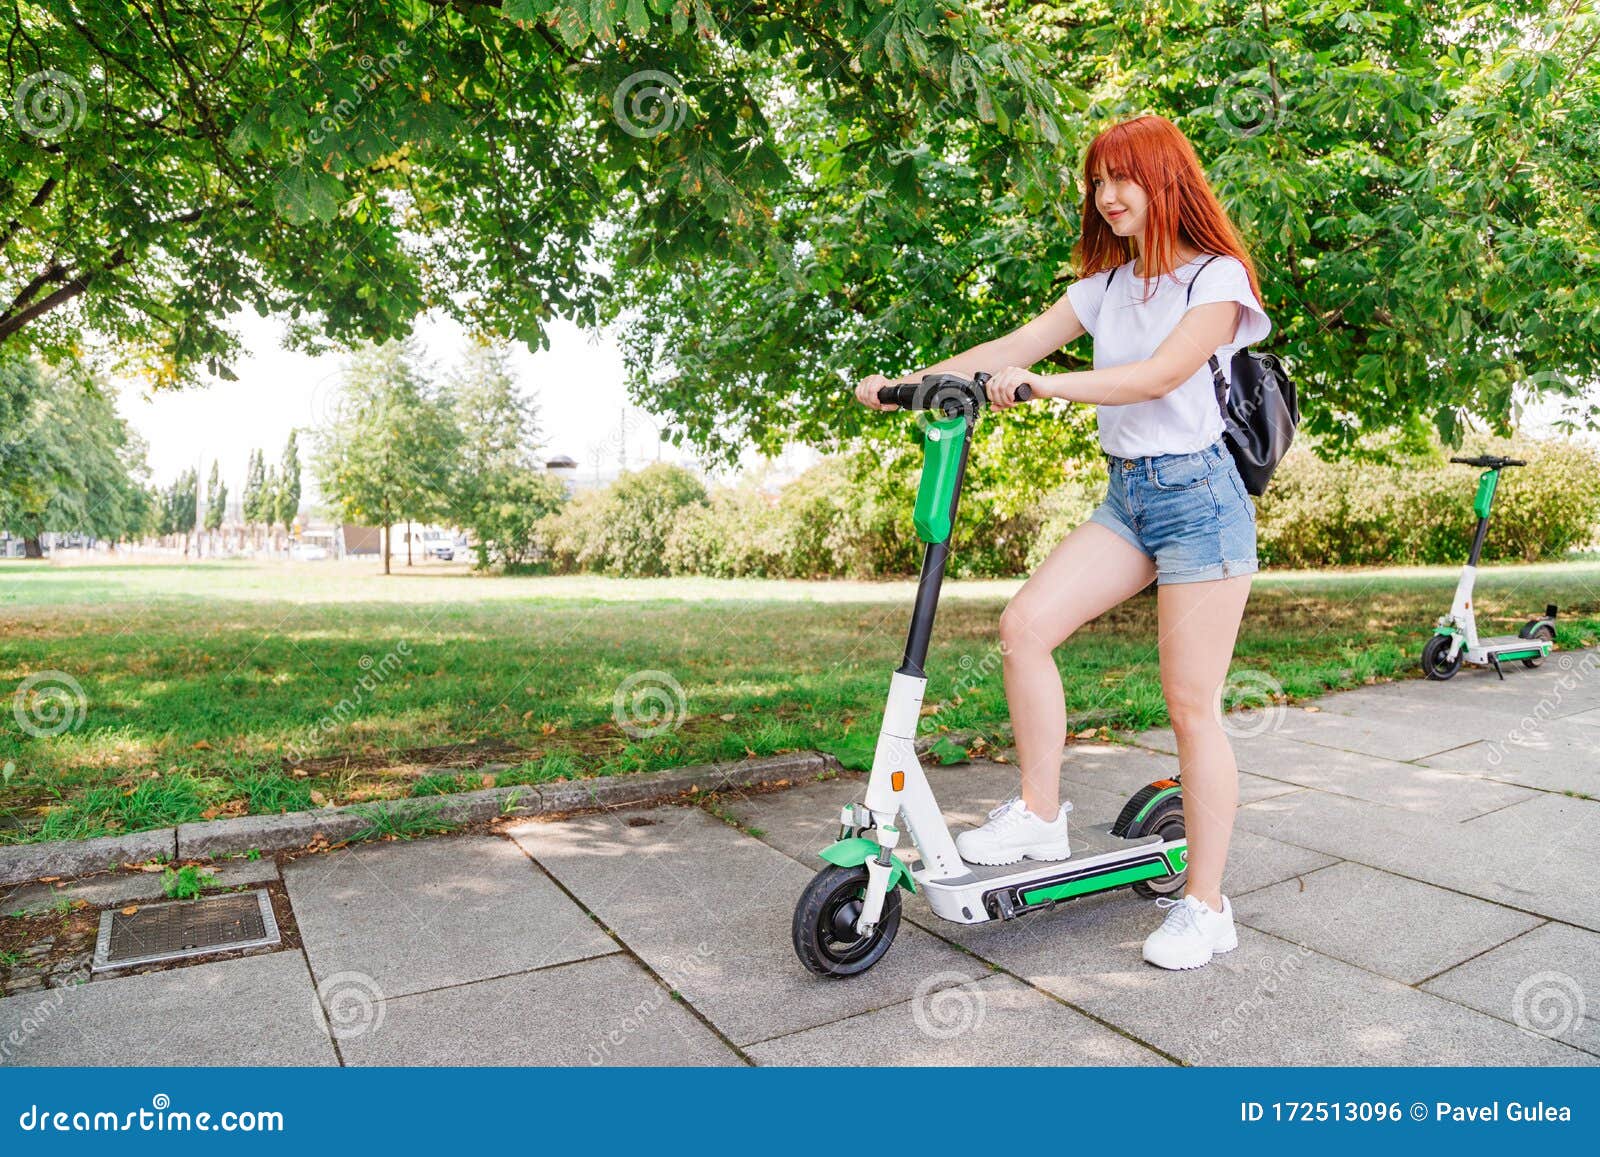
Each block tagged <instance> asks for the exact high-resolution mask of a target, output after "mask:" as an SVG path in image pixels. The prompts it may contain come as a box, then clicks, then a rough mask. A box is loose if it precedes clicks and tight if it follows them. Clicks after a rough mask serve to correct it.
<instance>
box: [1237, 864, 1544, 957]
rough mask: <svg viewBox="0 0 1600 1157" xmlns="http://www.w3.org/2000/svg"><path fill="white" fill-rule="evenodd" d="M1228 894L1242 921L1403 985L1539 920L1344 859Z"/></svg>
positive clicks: (1527, 927)
mask: <svg viewBox="0 0 1600 1157" xmlns="http://www.w3.org/2000/svg"><path fill="white" fill-rule="evenodd" d="M1230 899H1231V902H1232V903H1233V907H1234V917H1235V920H1236V921H1238V922H1240V923H1244V924H1248V925H1250V927H1252V928H1255V929H1257V930H1258V931H1261V932H1270V933H1271V934H1272V935H1274V936H1277V937H1279V938H1280V939H1283V940H1288V941H1289V942H1291V943H1294V944H1304V945H1305V946H1306V947H1308V948H1313V949H1315V950H1316V951H1318V952H1321V953H1322V954H1323V955H1325V956H1331V957H1333V958H1334V959H1336V960H1343V961H1345V962H1346V963H1349V964H1357V965H1360V966H1361V967H1362V968H1366V969H1369V970H1371V971H1373V972H1376V973H1379V974H1380V975H1383V976H1388V977H1392V978H1393V979H1395V980H1398V981H1401V982H1402V983H1405V984H1417V983H1419V982H1420V981H1423V980H1425V979H1427V978H1428V977H1430V976H1432V975H1434V974H1435V973H1437V972H1442V971H1443V970H1445V969H1446V968H1449V967H1452V966H1453V965H1456V964H1459V963H1461V962H1462V961H1463V960H1466V959H1467V958H1468V957H1471V956H1476V955H1477V954H1478V953H1480V952H1486V951H1488V950H1489V949H1490V948H1493V947H1494V946H1495V945H1497V944H1503V943H1505V942H1506V941H1507V940H1510V939H1511V938H1512V937H1514V936H1518V935H1521V934H1522V933H1524V932H1526V931H1528V930H1529V929H1530V928H1534V927H1537V926H1538V925H1540V924H1542V923H1544V920H1543V919H1542V918H1540V917H1538V916H1530V915H1528V914H1527V913H1526V912H1518V911H1516V910H1515V909H1512V908H1506V907H1502V906H1501V905H1498V904H1491V903H1488V902H1487V901H1484V900H1477V899H1474V898H1473V897H1471V896H1463V895H1461V894H1460V893H1458V892H1450V891H1446V890H1445V889H1443V888H1436V887H1434V886H1433V885H1431V884H1422V883H1418V882H1417V881H1416V880H1409V879H1406V878H1405V877H1404V876H1396V875H1394V874H1392V873H1390V872H1380V871H1378V870H1377V869H1375V868H1368V867H1365V866H1363V865H1361V864H1352V863H1348V862H1343V863H1338V864H1334V865H1333V866H1331V867H1328V868H1324V869H1322V870H1321V871H1318V872H1309V873H1307V874H1305V875H1303V876H1301V877H1300V878H1299V879H1297V880H1292V881H1288V882H1286V883H1281V884H1274V885H1272V886H1270V887H1267V888H1262V889H1259V890H1258V891H1255V892H1252V893H1250V894H1249V895H1246V896H1240V897H1237V898H1230Z"/></svg>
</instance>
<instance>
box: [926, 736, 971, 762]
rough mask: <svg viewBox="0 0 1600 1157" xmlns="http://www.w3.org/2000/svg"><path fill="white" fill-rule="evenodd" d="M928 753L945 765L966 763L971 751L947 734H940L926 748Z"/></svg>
mask: <svg viewBox="0 0 1600 1157" xmlns="http://www.w3.org/2000/svg"><path fill="white" fill-rule="evenodd" d="M928 754H929V755H931V756H933V757H934V759H936V760H938V761H939V762H940V763H941V764H944V765H946V766H948V765H950V764H952V763H966V762H967V761H969V760H970V759H971V758H972V753H971V752H969V751H968V750H967V749H966V748H965V747H962V746H961V745H960V744H959V743H957V742H955V741H954V740H953V739H951V738H950V737H949V736H948V735H941V736H940V737H939V738H938V739H937V740H935V741H934V743H933V746H932V747H930V748H928Z"/></svg>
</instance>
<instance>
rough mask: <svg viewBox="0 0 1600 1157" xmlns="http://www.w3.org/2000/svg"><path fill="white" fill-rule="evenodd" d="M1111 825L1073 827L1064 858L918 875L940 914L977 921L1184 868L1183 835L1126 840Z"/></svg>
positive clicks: (961, 920) (963, 921)
mask: <svg viewBox="0 0 1600 1157" xmlns="http://www.w3.org/2000/svg"><path fill="white" fill-rule="evenodd" d="M1111 827H1112V825H1111V824H1109V823H1107V824H1095V825H1092V826H1086V827H1081V828H1076V829H1072V830H1071V842H1072V855H1071V856H1069V857H1068V858H1067V859H1065V860H1053V861H1052V860H1021V861H1019V862H1018V863H1015V864H1000V865H985V864H968V865H967V871H966V872H965V873H963V874H962V875H960V876H955V877H951V878H948V879H944V880H929V879H924V878H922V877H920V876H918V877H917V880H918V883H919V884H920V885H921V886H922V890H923V893H924V895H926V897H927V899H928V903H929V904H930V905H931V906H932V908H933V910H934V911H935V912H936V913H937V914H938V915H940V916H944V917H946V918H947V919H951V920H955V921H957V922H959V923H964V924H974V923H981V922H982V921H984V920H986V919H995V918H999V919H1006V918H1009V917H1011V916H1014V915H1020V914H1021V913H1023V912H1024V911H1029V910H1031V909H1033V908H1037V907H1041V906H1044V905H1046V904H1049V903H1051V902H1054V901H1056V900H1061V899H1069V898H1071V897H1072V896H1076V895H1083V894H1086V893H1089V892H1098V891H1104V890H1105V889H1107V888H1112V887H1119V886H1121V885H1122V884H1126V883H1130V882H1132V881H1134V880H1143V879H1151V878H1154V877H1158V876H1167V875H1170V874H1172V873H1173V872H1176V871H1181V870H1182V863H1183V859H1182V857H1183V851H1182V843H1181V841H1172V842H1170V843H1169V842H1168V841H1166V840H1163V839H1162V838H1161V837H1160V836H1158V835H1149V836H1142V837H1140V838H1138V839H1133V840H1125V839H1122V838H1121V837H1120V836H1114V835H1112V834H1111ZM913 875H916V872H915V871H913Z"/></svg>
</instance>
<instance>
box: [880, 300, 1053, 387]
mask: <svg viewBox="0 0 1600 1157" xmlns="http://www.w3.org/2000/svg"><path fill="white" fill-rule="evenodd" d="M1084 332H1085V331H1084V328H1083V323H1082V322H1081V321H1079V320H1078V315H1077V314H1076V313H1075V312H1074V311H1073V309H1072V302H1070V301H1068V300H1067V295H1066V294H1064V293H1063V294H1062V295H1061V299H1060V300H1059V301H1057V302H1056V303H1055V304H1054V305H1052V306H1051V307H1050V308H1049V309H1047V310H1045V311H1044V312H1043V313H1041V314H1040V315H1039V316H1038V317H1036V318H1034V319H1033V320H1032V321H1030V322H1028V323H1027V324H1025V325H1022V326H1019V327H1017V328H1016V329H1014V330H1012V331H1011V332H1010V333H1008V334H1006V335H1005V336H1004V337H997V338H995V339H994V340H992V341H986V342H984V343H983V344H982V345H975V346H973V347H972V348H971V349H969V350H963V351H962V352H961V353H958V354H955V355H954V356H952V357H948V358H946V359H945V360H944V361H942V362H938V363H937V364H935V365H931V366H929V367H928V368H927V369H925V370H921V371H919V372H918V373H915V374H907V375H905V377H904V378H903V379H902V380H903V381H908V382H915V381H921V380H922V377H923V375H924V374H943V373H950V374H961V375H962V376H964V377H969V378H970V377H971V376H972V375H973V374H975V373H977V372H978V371H979V370H983V371H986V372H988V373H991V374H993V373H995V372H996V371H998V370H1000V369H1003V368H1004V367H1006V366H1031V365H1033V364H1034V363H1035V362H1038V361H1042V360H1044V358H1045V355H1047V354H1049V353H1050V352H1051V351H1052V350H1058V349H1060V348H1061V347H1062V346H1064V345H1066V344H1067V343H1068V342H1069V341H1073V340H1075V339H1076V338H1078V337H1080V336H1081V335H1082V334H1083V333H1084Z"/></svg>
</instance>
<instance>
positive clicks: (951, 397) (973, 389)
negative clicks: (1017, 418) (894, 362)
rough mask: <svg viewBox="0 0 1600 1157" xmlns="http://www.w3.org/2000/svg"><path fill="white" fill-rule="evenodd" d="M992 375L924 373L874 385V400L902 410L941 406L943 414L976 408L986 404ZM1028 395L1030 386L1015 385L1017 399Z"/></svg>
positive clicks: (930, 408) (1025, 397) (1031, 394)
mask: <svg viewBox="0 0 1600 1157" xmlns="http://www.w3.org/2000/svg"><path fill="white" fill-rule="evenodd" d="M992 376H993V375H992V374H986V373H983V372H982V371H981V370H980V371H979V372H978V373H976V374H973V375H972V377H971V378H970V379H968V378H963V377H961V376H960V375H959V374H924V375H923V377H922V381H920V382H896V383H895V384H894V385H892V386H880V387H878V401H879V402H881V403H883V404H884V405H886V406H899V407H900V408H901V409H902V410H943V411H944V412H945V413H946V414H954V413H958V412H960V411H961V410H963V409H971V410H977V409H979V408H982V407H984V406H987V405H988V404H989V393H988V390H987V389H985V387H986V386H987V385H988V384H989V379H990V378H991V377H992ZM1032 397H1033V387H1032V386H1029V385H1021V386H1018V387H1017V401H1019V402H1026V401H1028V400H1029V399H1031V398H1032Z"/></svg>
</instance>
